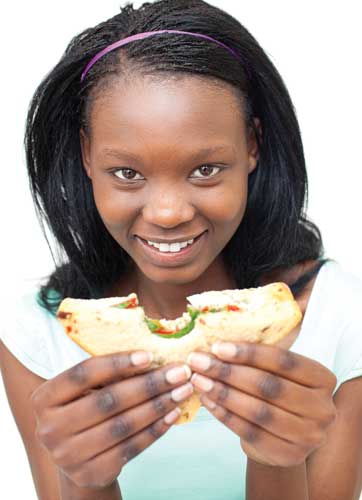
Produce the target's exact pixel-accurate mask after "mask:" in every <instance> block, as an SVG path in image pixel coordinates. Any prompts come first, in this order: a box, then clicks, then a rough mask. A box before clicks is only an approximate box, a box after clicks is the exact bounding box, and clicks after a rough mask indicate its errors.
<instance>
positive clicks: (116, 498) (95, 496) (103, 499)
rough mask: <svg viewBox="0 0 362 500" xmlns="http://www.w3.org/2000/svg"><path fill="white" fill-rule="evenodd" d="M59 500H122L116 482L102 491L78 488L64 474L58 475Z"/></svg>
mask: <svg viewBox="0 0 362 500" xmlns="http://www.w3.org/2000/svg"><path fill="white" fill-rule="evenodd" d="M59 488H60V500H122V495H121V490H120V487H119V484H118V481H114V482H113V483H112V484H111V485H110V486H107V488H104V489H101V490H100V489H99V490H97V489H94V488H92V489H89V488H79V487H77V486H76V485H75V484H74V483H73V482H72V481H70V479H68V478H67V477H66V476H65V475H64V474H61V473H59Z"/></svg>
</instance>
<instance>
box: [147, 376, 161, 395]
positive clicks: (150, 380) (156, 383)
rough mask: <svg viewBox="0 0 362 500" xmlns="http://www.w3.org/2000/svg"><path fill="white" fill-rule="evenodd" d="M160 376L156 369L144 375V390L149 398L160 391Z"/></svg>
mask: <svg viewBox="0 0 362 500" xmlns="http://www.w3.org/2000/svg"><path fill="white" fill-rule="evenodd" d="M160 385H161V384H160V378H159V375H158V374H157V373H156V371H150V372H148V373H147V374H146V375H145V376H144V391H145V393H146V394H147V396H149V397H150V398H153V397H154V396H156V395H157V394H158V393H159V392H160Z"/></svg>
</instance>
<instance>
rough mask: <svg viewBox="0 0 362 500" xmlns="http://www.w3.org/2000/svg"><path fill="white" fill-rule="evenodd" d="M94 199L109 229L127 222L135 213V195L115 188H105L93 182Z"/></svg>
mask: <svg viewBox="0 0 362 500" xmlns="http://www.w3.org/2000/svg"><path fill="white" fill-rule="evenodd" d="M93 195H94V201H95V204H96V207H97V210H98V212H99V215H100V217H101V219H102V221H103V223H104V225H105V226H106V227H107V228H109V229H111V230H112V228H119V227H120V226H122V225H126V224H129V221H130V220H131V219H132V218H134V217H135V214H136V213H137V206H136V200H137V197H136V196H132V193H125V192H121V191H119V190H117V189H109V186H108V187H107V189H106V188H105V186H102V183H96V182H93Z"/></svg>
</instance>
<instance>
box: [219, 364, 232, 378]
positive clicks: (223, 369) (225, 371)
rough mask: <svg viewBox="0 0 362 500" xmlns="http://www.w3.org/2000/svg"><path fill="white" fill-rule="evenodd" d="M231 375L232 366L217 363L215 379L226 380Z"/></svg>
mask: <svg viewBox="0 0 362 500" xmlns="http://www.w3.org/2000/svg"><path fill="white" fill-rule="evenodd" d="M231 373H232V366H231V364H230V363H224V362H222V361H221V362H219V363H218V370H217V377H218V378H220V379H221V380H228V379H229V378H230V376H231Z"/></svg>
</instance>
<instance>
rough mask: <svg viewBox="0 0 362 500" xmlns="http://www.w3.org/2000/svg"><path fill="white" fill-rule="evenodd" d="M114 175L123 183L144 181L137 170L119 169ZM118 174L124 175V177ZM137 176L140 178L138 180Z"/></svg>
mask: <svg viewBox="0 0 362 500" xmlns="http://www.w3.org/2000/svg"><path fill="white" fill-rule="evenodd" d="M113 174H114V175H115V176H116V177H118V178H119V179H121V180H122V181H139V180H143V179H144V177H142V176H141V174H139V173H138V172H137V171H136V170H133V168H119V169H118V170H116V171H114V172H113ZM118 174H122V176H121V175H118ZM137 175H139V176H140V177H139V178H137V177H136V176H137Z"/></svg>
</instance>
